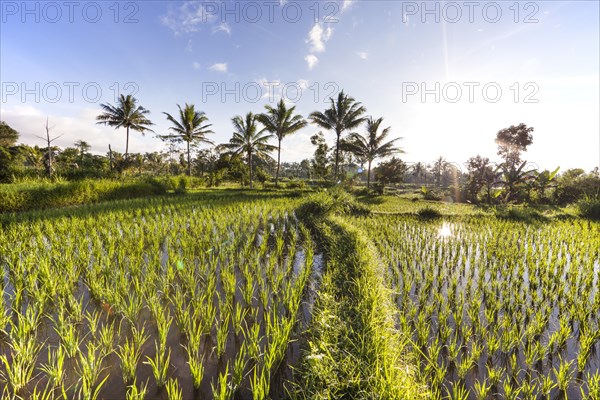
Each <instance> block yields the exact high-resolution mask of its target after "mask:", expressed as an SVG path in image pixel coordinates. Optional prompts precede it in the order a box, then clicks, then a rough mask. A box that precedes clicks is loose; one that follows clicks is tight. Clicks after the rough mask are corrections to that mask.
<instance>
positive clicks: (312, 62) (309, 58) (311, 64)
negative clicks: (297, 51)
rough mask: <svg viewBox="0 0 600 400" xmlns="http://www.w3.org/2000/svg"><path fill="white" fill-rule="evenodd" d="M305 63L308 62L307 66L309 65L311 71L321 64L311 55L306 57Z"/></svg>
mask: <svg viewBox="0 0 600 400" xmlns="http://www.w3.org/2000/svg"><path fill="white" fill-rule="evenodd" d="M304 61H306V64H307V65H308V69H309V70H311V69H313V68H314V67H315V66H316V65H317V63H318V62H319V59H318V58H317V56H315V55H314V54H309V55H307V56H306V57H304Z"/></svg>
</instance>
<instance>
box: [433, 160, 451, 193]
mask: <svg viewBox="0 0 600 400" xmlns="http://www.w3.org/2000/svg"><path fill="white" fill-rule="evenodd" d="M447 164H448V162H447V161H446V160H445V159H444V157H441V156H440V157H438V158H437V159H436V160H435V162H434V163H433V166H432V168H431V172H432V173H433V177H434V179H435V182H436V183H437V185H438V186H441V185H442V175H443V174H444V171H445V170H446V165H447Z"/></svg>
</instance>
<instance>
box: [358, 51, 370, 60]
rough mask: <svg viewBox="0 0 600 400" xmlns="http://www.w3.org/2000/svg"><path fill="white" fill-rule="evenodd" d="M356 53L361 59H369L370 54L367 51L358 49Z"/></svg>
mask: <svg viewBox="0 0 600 400" xmlns="http://www.w3.org/2000/svg"><path fill="white" fill-rule="evenodd" d="M356 55H357V56H358V57H359V58H360V59H361V60H368V59H369V54H368V53H367V52H366V51H357V52H356Z"/></svg>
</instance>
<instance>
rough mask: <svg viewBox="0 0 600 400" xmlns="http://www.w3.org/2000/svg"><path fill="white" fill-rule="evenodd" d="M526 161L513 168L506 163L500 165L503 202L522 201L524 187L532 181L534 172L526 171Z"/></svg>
mask: <svg viewBox="0 0 600 400" xmlns="http://www.w3.org/2000/svg"><path fill="white" fill-rule="evenodd" d="M526 165H527V161H523V162H522V163H521V164H520V165H519V166H518V167H513V166H512V165H509V164H508V163H502V164H501V165H500V169H501V170H502V184H503V185H504V192H505V195H504V202H505V203H508V202H511V201H517V202H518V201H521V200H523V197H524V196H523V189H524V186H525V185H526V184H527V183H528V182H529V181H531V180H533V179H534V172H535V170H527V169H525V166H526Z"/></svg>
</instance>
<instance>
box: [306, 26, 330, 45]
mask: <svg viewBox="0 0 600 400" xmlns="http://www.w3.org/2000/svg"><path fill="white" fill-rule="evenodd" d="M332 34H333V28H331V27H327V29H323V27H322V26H321V24H319V23H318V22H317V23H316V24H315V25H314V26H313V27H312V29H311V30H310V32H308V39H306V43H308V44H310V51H311V52H313V53H322V52H324V51H325V42H327V41H328V40H329V39H330V38H331V35H332Z"/></svg>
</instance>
